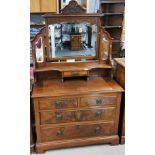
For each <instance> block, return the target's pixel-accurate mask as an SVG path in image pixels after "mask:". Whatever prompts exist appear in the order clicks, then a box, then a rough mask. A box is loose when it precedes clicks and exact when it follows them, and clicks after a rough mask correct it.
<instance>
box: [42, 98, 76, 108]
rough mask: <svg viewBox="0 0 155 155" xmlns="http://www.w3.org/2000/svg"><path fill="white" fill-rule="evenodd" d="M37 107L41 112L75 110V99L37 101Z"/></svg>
mask: <svg viewBox="0 0 155 155" xmlns="http://www.w3.org/2000/svg"><path fill="white" fill-rule="evenodd" d="M39 107H40V109H41V110H46V109H64V108H76V107H77V98H61V99H50V98H44V99H39Z"/></svg>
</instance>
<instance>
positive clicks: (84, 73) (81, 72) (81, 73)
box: [63, 71, 88, 77]
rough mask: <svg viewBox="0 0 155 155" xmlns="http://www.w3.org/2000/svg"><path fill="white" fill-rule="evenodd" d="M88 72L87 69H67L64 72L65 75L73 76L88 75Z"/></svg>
mask: <svg viewBox="0 0 155 155" xmlns="http://www.w3.org/2000/svg"><path fill="white" fill-rule="evenodd" d="M87 75H88V72H87V71H73V72H72V71H66V72H63V76H64V77H73V76H87Z"/></svg>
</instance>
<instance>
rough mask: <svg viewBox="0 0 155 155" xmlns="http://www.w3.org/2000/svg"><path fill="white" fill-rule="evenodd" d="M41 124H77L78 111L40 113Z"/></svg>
mask: <svg viewBox="0 0 155 155" xmlns="http://www.w3.org/2000/svg"><path fill="white" fill-rule="evenodd" d="M40 120H41V124H42V125H43V124H53V123H67V122H75V121H77V119H76V111H68V110H67V111H53V112H41V113H40Z"/></svg>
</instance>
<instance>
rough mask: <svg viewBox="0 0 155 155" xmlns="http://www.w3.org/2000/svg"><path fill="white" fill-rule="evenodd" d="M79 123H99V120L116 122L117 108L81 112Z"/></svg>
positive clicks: (79, 113) (79, 112)
mask: <svg viewBox="0 0 155 155" xmlns="http://www.w3.org/2000/svg"><path fill="white" fill-rule="evenodd" d="M77 113H78V115H77V116H78V120H79V121H98V120H108V121H112V120H114V116H115V108H114V107H111V108H102V109H89V110H79V111H78V112H77Z"/></svg>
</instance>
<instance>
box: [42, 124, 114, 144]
mask: <svg viewBox="0 0 155 155" xmlns="http://www.w3.org/2000/svg"><path fill="white" fill-rule="evenodd" d="M112 133H113V123H100V124H87V125H66V126H58V127H53V128H42V129H41V139H42V142H47V141H53V140H62V139H73V138H84V137H93V136H109V135H112Z"/></svg>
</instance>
